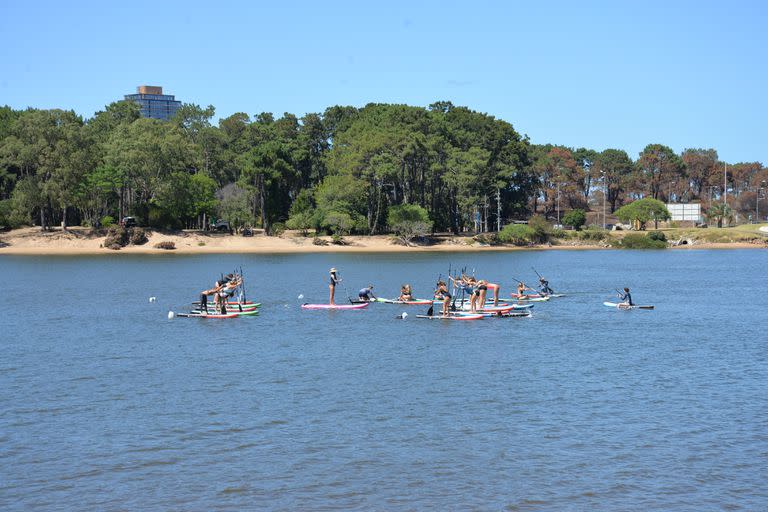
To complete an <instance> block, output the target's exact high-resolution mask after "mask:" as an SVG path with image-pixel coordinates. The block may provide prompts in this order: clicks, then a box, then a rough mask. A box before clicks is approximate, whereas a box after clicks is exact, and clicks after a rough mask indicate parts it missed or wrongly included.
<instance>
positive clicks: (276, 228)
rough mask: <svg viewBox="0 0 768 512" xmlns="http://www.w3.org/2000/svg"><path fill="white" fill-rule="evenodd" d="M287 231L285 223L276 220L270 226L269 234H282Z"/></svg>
mask: <svg viewBox="0 0 768 512" xmlns="http://www.w3.org/2000/svg"><path fill="white" fill-rule="evenodd" d="M283 233H285V224H283V223H282V222H275V223H274V224H272V225H271V226H270V227H269V236H280V235H282V234H283Z"/></svg>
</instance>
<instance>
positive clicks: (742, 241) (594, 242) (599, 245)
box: [0, 225, 768, 256]
mask: <svg viewBox="0 0 768 512" xmlns="http://www.w3.org/2000/svg"><path fill="white" fill-rule="evenodd" d="M766 231H768V227H766V228H764V229H763V230H760V229H758V227H757V226H754V225H753V226H737V227H734V228H706V229H701V228H698V229H696V228H694V229H677V228H668V229H663V230H660V232H661V233H664V235H665V238H666V240H667V241H666V242H665V244H662V245H661V246H660V247H658V248H659V249H661V248H664V247H668V248H671V249H676V250H680V249H719V248H722V249H734V248H768V232H766ZM649 233H654V232H653V231H651V232H647V233H643V232H638V231H602V230H585V231H566V232H564V233H562V234H561V235H560V236H557V237H552V238H551V239H550V241H549V242H547V243H540V244H526V245H512V244H502V243H497V242H493V241H492V240H489V238H488V237H487V235H488V233H483V234H481V235H476V236H472V235H470V234H467V235H463V236H462V235H450V234H437V235H433V236H430V237H428V238H425V239H422V240H420V241H418V242H414V243H412V244H409V245H405V244H403V243H402V242H400V241H398V240H397V239H396V238H395V237H392V236H389V235H372V236H362V235H361V236H346V237H343V238H342V239H336V243H334V240H333V238H332V237H330V236H318V237H315V236H303V235H302V233H301V232H298V231H286V232H284V233H283V234H282V235H281V236H265V235H264V234H263V233H257V234H255V236H252V237H243V236H238V235H229V234H220V233H211V232H202V231H196V230H187V231H158V230H146V235H147V236H146V238H145V239H144V240H142V242H143V243H141V244H140V245H135V244H130V243H129V244H128V245H126V246H124V247H122V248H121V249H120V250H113V249H110V248H108V247H106V245H105V240H106V239H107V232H106V230H92V229H90V228H81V227H70V228H68V229H67V230H62V229H55V230H48V231H41V230H40V228H37V227H35V228H32V227H27V228H20V229H15V230H11V231H8V232H5V233H0V255H29V256H45V255H61V256H78V255H84V256H85V255H100V254H104V255H112V254H116V253H117V254H134V255H138V254H141V255H154V254H184V255H191V254H227V253H232V254H311V253H366V252H371V253H372V252H378V253H414V252H430V251H432V252H452V251H453V252H475V251H476V252H486V251H520V250H596V249H601V250H605V249H618V248H622V247H623V246H622V241H623V240H624V239H625V238H626V237H627V236H642V237H646V236H648V234H649ZM169 247H172V249H171V250H169V249H168V248H169ZM630 247H631V246H630Z"/></svg>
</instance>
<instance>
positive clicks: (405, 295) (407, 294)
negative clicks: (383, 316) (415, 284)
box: [397, 284, 413, 302]
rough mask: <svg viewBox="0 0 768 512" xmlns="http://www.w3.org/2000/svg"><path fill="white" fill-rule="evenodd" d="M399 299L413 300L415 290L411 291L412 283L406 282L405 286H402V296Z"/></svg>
mask: <svg viewBox="0 0 768 512" xmlns="http://www.w3.org/2000/svg"><path fill="white" fill-rule="evenodd" d="M397 300H401V301H404V302H407V301H409V300H413V292H412V291H411V285H410V284H404V285H403V286H401V287H400V296H399V297H398V298H397Z"/></svg>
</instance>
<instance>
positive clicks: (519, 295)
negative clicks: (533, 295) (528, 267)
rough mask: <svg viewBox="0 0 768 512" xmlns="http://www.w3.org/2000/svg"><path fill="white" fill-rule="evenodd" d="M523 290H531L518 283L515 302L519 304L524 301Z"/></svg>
mask: <svg viewBox="0 0 768 512" xmlns="http://www.w3.org/2000/svg"><path fill="white" fill-rule="evenodd" d="M525 290H531V288H528V287H527V286H526V285H525V283H524V282H522V281H520V282H518V283H517V300H518V301H519V302H522V301H523V300H524V299H525Z"/></svg>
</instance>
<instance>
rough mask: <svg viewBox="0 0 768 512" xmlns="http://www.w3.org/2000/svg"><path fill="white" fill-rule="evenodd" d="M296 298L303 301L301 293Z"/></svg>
mask: <svg viewBox="0 0 768 512" xmlns="http://www.w3.org/2000/svg"><path fill="white" fill-rule="evenodd" d="M296 298H297V299H299V300H301V299H303V298H304V294H303V293H300V294H299V296H298V297H296Z"/></svg>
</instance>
